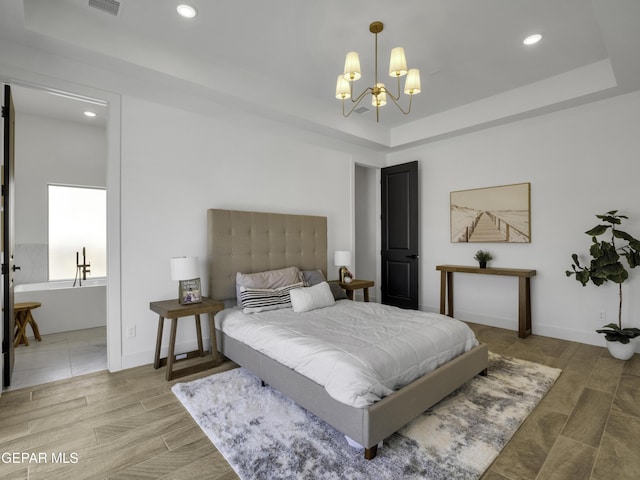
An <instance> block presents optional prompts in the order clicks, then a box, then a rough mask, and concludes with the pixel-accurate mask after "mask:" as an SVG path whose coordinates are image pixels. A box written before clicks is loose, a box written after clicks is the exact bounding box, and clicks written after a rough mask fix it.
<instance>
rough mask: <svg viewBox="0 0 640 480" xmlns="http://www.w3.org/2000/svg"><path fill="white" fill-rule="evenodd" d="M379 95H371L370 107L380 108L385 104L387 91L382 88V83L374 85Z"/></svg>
mask: <svg viewBox="0 0 640 480" xmlns="http://www.w3.org/2000/svg"><path fill="white" fill-rule="evenodd" d="M376 87H378V88H379V89H380V90H379V93H378V94H373V96H372V97H371V105H373V106H374V107H382V106H384V105H386V104H387V90H386V89H385V88H384V83H376Z"/></svg>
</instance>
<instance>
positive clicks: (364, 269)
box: [353, 165, 380, 302]
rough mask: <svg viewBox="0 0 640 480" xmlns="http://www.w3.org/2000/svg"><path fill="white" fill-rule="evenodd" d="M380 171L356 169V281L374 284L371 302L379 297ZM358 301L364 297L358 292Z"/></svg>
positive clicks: (354, 270)
mask: <svg viewBox="0 0 640 480" xmlns="http://www.w3.org/2000/svg"><path fill="white" fill-rule="evenodd" d="M379 172H380V169H377V168H371V167H365V166H361V165H356V167H355V195H356V199H355V230H356V235H355V249H356V252H355V267H354V268H353V273H354V275H355V276H356V277H357V278H360V279H366V280H374V281H375V282H376V284H375V288H371V289H369V290H370V291H369V297H370V301H372V302H375V301H379V299H380V297H379V295H378V292H379V291H380V275H379V270H380V269H379V265H380V220H379V219H380V175H379ZM355 293H356V299H358V298H359V297H362V295H363V294H362V291H361V290H358V291H356V292H355Z"/></svg>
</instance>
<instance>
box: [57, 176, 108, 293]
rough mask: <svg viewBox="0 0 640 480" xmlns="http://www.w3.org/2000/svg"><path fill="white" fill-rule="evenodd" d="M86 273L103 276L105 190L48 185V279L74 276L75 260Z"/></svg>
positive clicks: (67, 278) (105, 246) (105, 218)
mask: <svg viewBox="0 0 640 480" xmlns="http://www.w3.org/2000/svg"><path fill="white" fill-rule="evenodd" d="M83 249H84V252H85V254H86V260H87V263H88V264H90V265H91V266H90V267H88V268H89V269H90V270H91V271H90V273H88V274H87V276H91V277H106V276H107V191H106V190H105V189H104V188H94V187H77V186H67V185H49V280H69V279H73V278H75V275H76V272H77V267H76V258H77V260H78V263H80V264H82V263H83V256H82V254H83Z"/></svg>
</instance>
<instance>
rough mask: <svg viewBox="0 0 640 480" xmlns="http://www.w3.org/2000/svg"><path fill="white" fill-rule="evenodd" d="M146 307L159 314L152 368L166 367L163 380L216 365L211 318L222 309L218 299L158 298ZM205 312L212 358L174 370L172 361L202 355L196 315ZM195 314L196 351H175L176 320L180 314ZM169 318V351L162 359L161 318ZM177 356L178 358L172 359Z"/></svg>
mask: <svg viewBox="0 0 640 480" xmlns="http://www.w3.org/2000/svg"><path fill="white" fill-rule="evenodd" d="M149 308H150V309H151V310H152V311H154V312H156V313H157V314H158V315H159V318H158V336H157V338H156V355H155V359H154V362H153V368H156V369H157V368H160V367H162V366H164V365H166V366H167V375H166V378H167V380H171V379H173V378H178V377H183V376H185V375H190V374H192V373H195V372H199V371H202V370H205V369H208V368H213V367H217V366H218V365H220V362H221V359H220V354H219V353H218V346H217V342H216V329H215V324H214V321H213V317H214V315H215V314H216V312H219V311H220V310H222V309H223V308H224V304H223V303H222V302H218V301H216V300H211V299H210V298H206V297H202V302H200V303H191V304H188V305H181V304H180V303H179V302H178V300H177V299H175V300H162V301H158V302H151V303H150V304H149ZM202 314H208V315H209V332H210V336H211V345H210V348H211V355H212V357H213V359H212V360H211V361H208V362H204V363H199V364H197V365H192V366H189V367H186V368H181V369H179V370H176V371H174V370H173V365H174V363H177V362H180V361H182V360H187V359H189V358H194V357H196V356H200V357H204V356H205V355H206V353H205V351H204V348H203V345H202V328H201V325H200V315H202ZM192 315H193V316H195V317H196V334H197V336H198V350H193V351H191V352H187V353H182V354H178V355H176V354H175V347H176V331H177V329H178V320H179V319H180V318H183V317H190V316H192ZM165 318H170V319H171V334H170V337H169V352H168V354H167V356H166V357H165V358H160V348H161V347H162V330H163V328H164V319H165ZM176 357H180V358H176Z"/></svg>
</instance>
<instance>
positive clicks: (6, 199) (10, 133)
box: [2, 85, 15, 387]
mask: <svg viewBox="0 0 640 480" xmlns="http://www.w3.org/2000/svg"><path fill="white" fill-rule="evenodd" d="M2 117H3V120H4V163H3V166H2V167H3V168H2V171H3V175H2V255H3V256H2V258H3V260H2V262H3V263H2V285H3V292H2V294H3V295H2V296H3V311H2V328H3V336H2V356H3V362H2V363H3V365H4V367H3V369H4V371H3V383H4V386H5V387H8V386H9V385H11V374H12V373H13V354H14V350H13V337H14V334H15V319H14V318H13V272H14V271H15V269H14V268H15V267H14V265H13V241H14V223H13V198H14V193H13V167H14V141H15V133H14V132H15V111H14V109H13V99H12V98H11V87H10V86H9V85H5V86H4V103H3V107H2Z"/></svg>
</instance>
